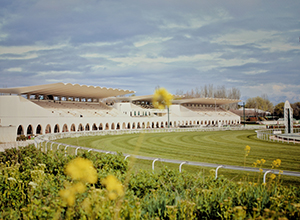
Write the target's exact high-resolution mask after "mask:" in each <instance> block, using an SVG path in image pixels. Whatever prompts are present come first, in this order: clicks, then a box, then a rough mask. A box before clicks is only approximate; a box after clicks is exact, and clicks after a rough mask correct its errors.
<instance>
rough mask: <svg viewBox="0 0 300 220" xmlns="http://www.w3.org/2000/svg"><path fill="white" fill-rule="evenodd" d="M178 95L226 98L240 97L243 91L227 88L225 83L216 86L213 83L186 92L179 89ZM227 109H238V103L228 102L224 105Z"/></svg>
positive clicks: (187, 97) (186, 97)
mask: <svg viewBox="0 0 300 220" xmlns="http://www.w3.org/2000/svg"><path fill="white" fill-rule="evenodd" d="M176 95H182V96H184V98H185V99H189V98H225V99H240V98H241V92H240V90H239V89H237V88H235V87H232V88H229V89H227V88H226V87H225V86H224V85H223V86H217V87H215V86H214V85H213V84H209V85H204V86H202V87H196V88H194V89H191V90H190V91H186V92H184V91H183V90H177V91H176ZM224 108H226V109H237V108H238V104H237V103H233V104H228V105H226V106H224Z"/></svg>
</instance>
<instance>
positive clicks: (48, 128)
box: [45, 124, 51, 134]
mask: <svg viewBox="0 0 300 220" xmlns="http://www.w3.org/2000/svg"><path fill="white" fill-rule="evenodd" d="M50 133H51V125H50V124H47V126H46V129H45V134H50Z"/></svg>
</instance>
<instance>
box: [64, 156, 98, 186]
mask: <svg viewBox="0 0 300 220" xmlns="http://www.w3.org/2000/svg"><path fill="white" fill-rule="evenodd" d="M65 173H66V174H67V175H69V176H70V177H71V178H72V179H73V180H80V181H83V182H87V183H96V182H97V171H96V169H95V168H94V167H93V163H92V161H90V160H88V159H84V158H81V157H77V158H76V159H74V160H72V161H70V162H69V163H68V164H67V166H66V169H65Z"/></svg>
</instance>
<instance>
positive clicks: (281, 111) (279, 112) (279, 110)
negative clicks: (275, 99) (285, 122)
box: [274, 102, 284, 118]
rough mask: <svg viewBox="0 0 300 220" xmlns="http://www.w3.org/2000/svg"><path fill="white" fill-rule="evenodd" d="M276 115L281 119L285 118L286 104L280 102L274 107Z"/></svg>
mask: <svg viewBox="0 0 300 220" xmlns="http://www.w3.org/2000/svg"><path fill="white" fill-rule="evenodd" d="M274 115H276V116H278V117H279V118H283V116H284V102H280V103H278V104H277V105H275V107H274Z"/></svg>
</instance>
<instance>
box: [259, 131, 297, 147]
mask: <svg viewBox="0 0 300 220" xmlns="http://www.w3.org/2000/svg"><path fill="white" fill-rule="evenodd" d="M255 132H256V136H257V138H258V139H261V140H265V141H272V142H282V143H294V144H296V143H299V141H300V136H299V135H295V136H294V135H290V136H288V135H286V136H281V135H282V134H283V135H284V134H285V129H264V130H257V131H255ZM299 132H300V128H294V129H293V133H299Z"/></svg>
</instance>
